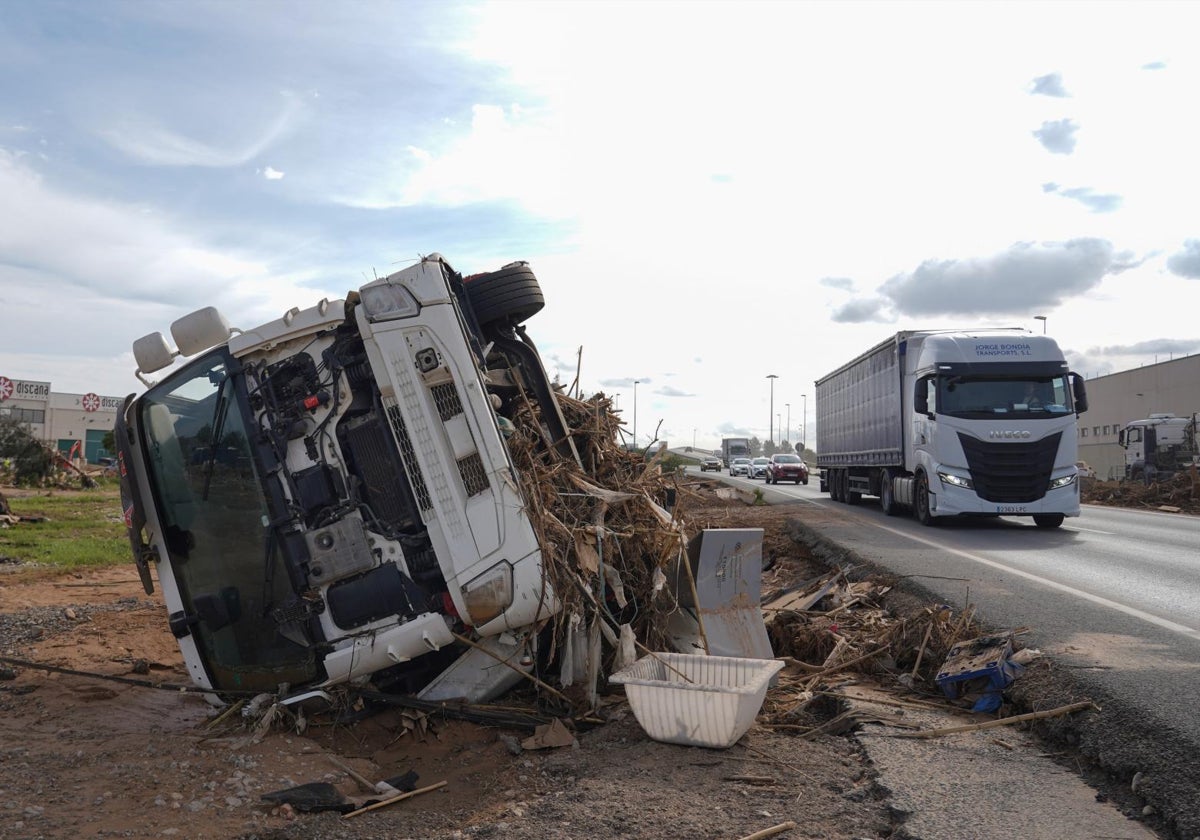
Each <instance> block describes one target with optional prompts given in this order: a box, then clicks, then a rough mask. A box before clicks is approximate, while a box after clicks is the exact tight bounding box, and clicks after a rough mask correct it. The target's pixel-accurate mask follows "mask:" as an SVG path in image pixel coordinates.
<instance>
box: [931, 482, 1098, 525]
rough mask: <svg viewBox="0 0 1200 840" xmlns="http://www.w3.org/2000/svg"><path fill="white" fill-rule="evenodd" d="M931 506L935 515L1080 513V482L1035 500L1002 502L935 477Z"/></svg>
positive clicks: (1076, 514) (1070, 514) (1067, 514)
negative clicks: (991, 499)
mask: <svg viewBox="0 0 1200 840" xmlns="http://www.w3.org/2000/svg"><path fill="white" fill-rule="evenodd" d="M929 509H930V513H932V514H933V515H934V516H958V515H960V514H983V515H988V516H1032V515H1034V514H1042V513H1061V514H1063V515H1064V516H1079V482H1078V480H1076V481H1073V482H1071V483H1070V484H1068V485H1067V486H1066V487H1058V488H1056V489H1054V490H1049V491H1047V493H1046V495H1045V496H1043V497H1042V498H1040V499H1038V500H1036V501H1033V502H1024V503H1020V504H1001V503H998V502H989V501H988V500H987V499H981V498H980V497H979V496H978V495H977V494H976V493H975V491H974V490H971V489H968V488H965V487H955V486H953V485H950V484H946V483H945V482H943V481H941V480H939V479H938V478H936V477H935V478H934V479H933V481H931V482H930V483H929Z"/></svg>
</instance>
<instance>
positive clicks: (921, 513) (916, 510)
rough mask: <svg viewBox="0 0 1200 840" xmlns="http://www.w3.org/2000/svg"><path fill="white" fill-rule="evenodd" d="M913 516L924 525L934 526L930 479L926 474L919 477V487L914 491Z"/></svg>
mask: <svg viewBox="0 0 1200 840" xmlns="http://www.w3.org/2000/svg"><path fill="white" fill-rule="evenodd" d="M913 516H914V517H915V518H916V520H917V521H918V522H920V523H921V524H922V525H926V526H929V525H932V524H933V522H934V520H933V513H932V512H931V511H930V510H929V479H927V478H925V473H921V474H920V475H919V476H917V486H916V488H915V489H914V490H913Z"/></svg>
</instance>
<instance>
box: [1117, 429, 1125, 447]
mask: <svg viewBox="0 0 1200 840" xmlns="http://www.w3.org/2000/svg"><path fill="white" fill-rule="evenodd" d="M1117 443H1118V444H1120V445H1121V446H1124V445H1125V430H1124V429H1122V430H1121V431H1119V432H1117Z"/></svg>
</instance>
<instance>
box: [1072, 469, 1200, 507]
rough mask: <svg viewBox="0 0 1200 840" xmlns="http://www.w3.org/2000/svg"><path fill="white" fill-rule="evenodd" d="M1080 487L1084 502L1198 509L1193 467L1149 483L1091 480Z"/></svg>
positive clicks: (1198, 481)
mask: <svg viewBox="0 0 1200 840" xmlns="http://www.w3.org/2000/svg"><path fill="white" fill-rule="evenodd" d="M1081 489H1082V491H1083V492H1082V501H1083V502H1085V503H1088V504H1094V505H1112V506H1114V507H1132V508H1145V509H1149V510H1161V511H1166V512H1168V513H1200V473H1198V472H1197V470H1196V468H1195V467H1191V468H1190V469H1187V470H1184V471H1182V472H1178V473H1176V474H1175V475H1173V476H1171V477H1170V478H1165V479H1162V480H1160V481H1156V482H1154V483H1153V484H1143V483H1142V482H1140V481H1092V482H1086V483H1085V484H1084V485H1083V487H1082V488H1081Z"/></svg>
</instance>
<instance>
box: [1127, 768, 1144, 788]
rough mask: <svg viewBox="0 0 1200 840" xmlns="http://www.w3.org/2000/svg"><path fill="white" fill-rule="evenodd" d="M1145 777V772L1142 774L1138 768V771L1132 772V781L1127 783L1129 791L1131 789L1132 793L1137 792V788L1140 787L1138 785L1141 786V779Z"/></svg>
mask: <svg viewBox="0 0 1200 840" xmlns="http://www.w3.org/2000/svg"><path fill="white" fill-rule="evenodd" d="M1145 778H1146V775H1145V774H1144V773H1143V772H1142V771H1141V770H1139V771H1137V772H1136V773H1134V774H1133V781H1132V782H1130V783H1129V789H1130V790H1131V791H1133V792H1134V793H1137V792H1138V788H1140V787H1141V786H1142V781H1143V780H1144V779H1145Z"/></svg>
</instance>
